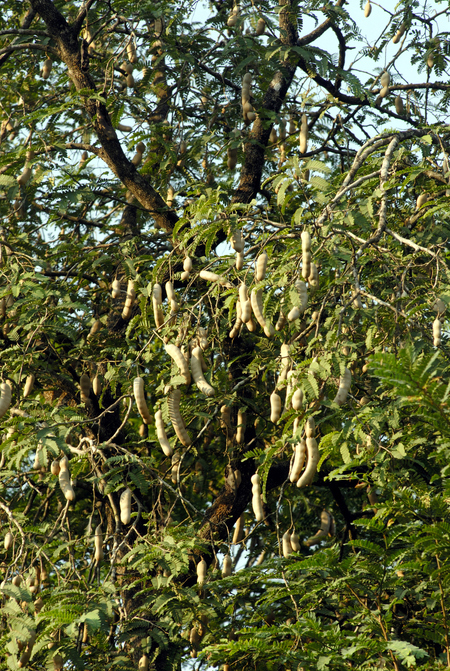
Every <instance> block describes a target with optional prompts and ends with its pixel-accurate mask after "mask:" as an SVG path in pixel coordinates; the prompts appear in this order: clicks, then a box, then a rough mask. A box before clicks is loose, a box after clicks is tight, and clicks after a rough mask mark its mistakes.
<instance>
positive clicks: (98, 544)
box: [94, 524, 104, 564]
mask: <svg viewBox="0 0 450 671" xmlns="http://www.w3.org/2000/svg"><path fill="white" fill-rule="evenodd" d="M94 546H95V554H94V560H95V563H96V564H99V563H100V562H101V561H102V559H103V557H104V553H103V534H102V527H101V525H100V524H99V525H98V526H97V527H96V529H95V534H94Z"/></svg>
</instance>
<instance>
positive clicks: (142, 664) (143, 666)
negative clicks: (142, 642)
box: [138, 655, 149, 671]
mask: <svg viewBox="0 0 450 671" xmlns="http://www.w3.org/2000/svg"><path fill="white" fill-rule="evenodd" d="M148 667H149V659H148V656H147V655H142V657H141V658H140V659H139V662H138V671H148Z"/></svg>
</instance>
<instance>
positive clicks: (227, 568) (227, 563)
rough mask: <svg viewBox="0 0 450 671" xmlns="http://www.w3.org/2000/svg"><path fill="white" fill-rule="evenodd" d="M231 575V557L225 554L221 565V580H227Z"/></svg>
mask: <svg viewBox="0 0 450 671" xmlns="http://www.w3.org/2000/svg"><path fill="white" fill-rule="evenodd" d="M232 573H233V562H232V561H231V557H230V555H229V554H226V555H225V557H224V558H223V564H222V577H223V578H228V576H230V575H231V574H232Z"/></svg>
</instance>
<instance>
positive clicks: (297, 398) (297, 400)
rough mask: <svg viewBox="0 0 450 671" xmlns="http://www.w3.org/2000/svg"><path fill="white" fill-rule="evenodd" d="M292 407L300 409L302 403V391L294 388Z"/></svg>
mask: <svg viewBox="0 0 450 671" xmlns="http://www.w3.org/2000/svg"><path fill="white" fill-rule="evenodd" d="M291 402H292V407H293V408H294V410H300V408H301V407H302V405H303V391H302V390H301V389H296V390H295V391H294V393H293V395H292V401H291Z"/></svg>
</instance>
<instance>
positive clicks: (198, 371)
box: [191, 346, 215, 397]
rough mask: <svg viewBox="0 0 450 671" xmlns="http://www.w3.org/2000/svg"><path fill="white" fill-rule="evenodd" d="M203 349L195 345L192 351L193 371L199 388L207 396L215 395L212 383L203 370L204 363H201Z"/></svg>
mask: <svg viewBox="0 0 450 671" xmlns="http://www.w3.org/2000/svg"><path fill="white" fill-rule="evenodd" d="M201 356H202V350H201V348H200V347H198V346H197V347H194V349H193V350H192V353H191V371H192V377H193V378H194V382H195V384H196V385H197V387H198V389H199V390H200V391H201V392H202V394H205V396H208V397H211V396H214V394H215V390H214V388H213V387H211V385H210V384H208V382H207V381H206V380H205V378H204V376H203V372H202V363H201Z"/></svg>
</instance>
